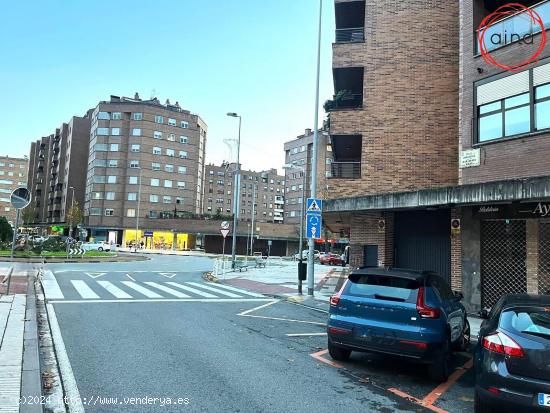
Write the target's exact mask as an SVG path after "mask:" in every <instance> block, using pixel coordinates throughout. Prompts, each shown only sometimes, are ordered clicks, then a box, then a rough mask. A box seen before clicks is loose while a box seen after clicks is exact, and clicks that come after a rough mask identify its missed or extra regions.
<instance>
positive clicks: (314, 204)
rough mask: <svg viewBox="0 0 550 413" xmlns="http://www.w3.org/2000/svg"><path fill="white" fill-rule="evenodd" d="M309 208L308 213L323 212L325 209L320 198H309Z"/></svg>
mask: <svg viewBox="0 0 550 413" xmlns="http://www.w3.org/2000/svg"><path fill="white" fill-rule="evenodd" d="M306 205H307V210H306V212H307V213H308V214H321V212H322V211H323V201H322V200H321V199H318V198H308V199H307V204H306Z"/></svg>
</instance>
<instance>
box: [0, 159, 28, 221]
mask: <svg viewBox="0 0 550 413" xmlns="http://www.w3.org/2000/svg"><path fill="white" fill-rule="evenodd" d="M28 168H29V160H28V159H27V158H26V157H25V158H12V157H9V156H0V216H3V217H6V219H7V220H8V222H9V223H11V224H13V225H15V217H16V213H17V211H16V210H15V209H14V208H13V207H12V206H11V201H10V195H11V193H12V192H13V190H14V189H16V188H18V187H20V186H24V187H26V186H27V170H28Z"/></svg>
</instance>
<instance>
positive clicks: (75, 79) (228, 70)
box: [0, 0, 334, 170]
mask: <svg viewBox="0 0 550 413" xmlns="http://www.w3.org/2000/svg"><path fill="white" fill-rule="evenodd" d="M333 7H334V6H333V1H331V0H330V1H327V0H325V1H324V12H323V24H324V27H323V38H322V55H321V62H322V67H321V101H320V103H321V105H322V103H323V102H324V101H325V100H326V99H328V98H330V96H331V95H332V93H333V92H332V74H331V44H332V41H333V38H334V34H333V33H334V10H333ZM317 16H318V1H317V0H277V1H258V0H212V1H208V2H203V1H196V0H195V1H191V0H171V1H166V0H157V1H155V2H151V1H145V0H143V1H139V0H138V1H136V0H134V1H127V0H117V1H111V0H96V1H94V2H83V1H62V0H48V1H31V2H9V3H7V4H6V5H5V6H4V7H3V10H2V17H3V18H2V25H1V26H0V57H1V64H0V82H1V91H2V99H1V100H0V109H1V110H0V142H1V150H0V154H1V155H11V156H22V155H26V154H28V152H29V147H30V142H31V141H34V140H36V139H38V138H40V137H41V136H44V135H49V134H50V133H52V132H53V131H54V129H55V128H56V127H58V126H59V125H60V124H61V123H63V122H66V121H68V120H69V119H70V117H71V116H73V115H79V116H81V115H83V114H84V113H85V111H86V110H87V109H88V108H90V107H94V106H95V105H96V104H97V103H98V102H99V101H100V100H108V99H109V96H110V95H111V94H113V95H119V96H133V95H134V93H135V92H139V93H140V95H141V97H142V98H149V97H151V96H153V95H154V96H156V97H158V98H159V99H160V100H161V102H164V101H165V100H166V99H167V98H168V99H170V100H171V101H172V102H174V101H179V102H180V104H181V105H182V106H183V107H184V108H186V109H189V110H191V111H192V112H194V113H197V114H199V115H200V116H201V117H202V118H203V119H204V120H205V121H206V123H207V124H208V132H209V133H208V144H207V162H213V163H220V162H221V161H222V160H224V159H227V158H228V157H229V154H228V150H227V146H226V145H225V144H224V143H223V140H224V139H227V138H235V137H236V135H237V120H236V119H233V118H228V117H227V116H226V115H225V114H226V113H227V112H228V111H232V112H238V113H239V114H241V115H242V117H243V128H242V149H241V151H242V152H241V162H242V163H243V167H244V168H246V169H253V170H260V169H268V168H270V167H274V168H278V169H281V166H282V164H283V162H284V152H283V143H284V142H285V141H288V140H290V139H293V138H294V137H296V136H297V135H299V134H301V133H303V131H304V129H305V128H308V127H312V125H313V116H314V92H315V53H316V38H317ZM323 117H324V113H323V111H322V109H321V111H320V123H321V121H322V119H323Z"/></svg>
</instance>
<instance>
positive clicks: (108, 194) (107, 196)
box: [105, 181, 116, 201]
mask: <svg viewBox="0 0 550 413" xmlns="http://www.w3.org/2000/svg"><path fill="white" fill-rule="evenodd" d="M115 182H116V181H115ZM105 199H106V200H108V201H114V200H115V193H114V192H105Z"/></svg>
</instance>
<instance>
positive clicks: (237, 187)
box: [227, 112, 241, 269]
mask: <svg viewBox="0 0 550 413" xmlns="http://www.w3.org/2000/svg"><path fill="white" fill-rule="evenodd" d="M227 116H231V117H232V118H239V138H238V140H237V169H236V171H235V187H234V188H233V197H234V198H233V206H234V207H235V209H234V210H233V244H232V247H231V268H233V269H234V268H235V253H236V250H237V222H238V221H239V193H240V188H241V179H240V178H241V163H240V162H241V161H240V155H241V116H240V115H237V114H236V113H235V112H229V113H228V114H227Z"/></svg>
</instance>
